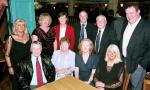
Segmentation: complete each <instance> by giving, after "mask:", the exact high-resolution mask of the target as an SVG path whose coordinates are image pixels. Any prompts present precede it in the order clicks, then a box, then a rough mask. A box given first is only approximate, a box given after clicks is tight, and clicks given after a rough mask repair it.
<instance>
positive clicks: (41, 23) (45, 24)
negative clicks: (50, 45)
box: [40, 18, 49, 27]
mask: <svg viewBox="0 0 150 90" xmlns="http://www.w3.org/2000/svg"><path fill="white" fill-rule="evenodd" d="M40 25H41V26H45V27H48V26H49V21H48V18H43V19H42V20H41V21H40Z"/></svg>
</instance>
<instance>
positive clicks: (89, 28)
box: [74, 22, 96, 53]
mask: <svg viewBox="0 0 150 90" xmlns="http://www.w3.org/2000/svg"><path fill="white" fill-rule="evenodd" d="M74 29H75V30H74V32H75V52H76V53H78V45H79V38H80V31H81V24H80V22H77V23H75V24H74ZM85 29H86V32H87V38H89V39H91V40H92V42H93V43H94V37H95V36H94V32H96V27H95V26H94V24H92V23H89V22H87V25H86V27H85Z"/></svg>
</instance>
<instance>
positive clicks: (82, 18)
mask: <svg viewBox="0 0 150 90" xmlns="http://www.w3.org/2000/svg"><path fill="white" fill-rule="evenodd" d="M79 19H80V22H81V23H86V22H87V19H88V15H87V13H86V12H84V11H82V12H80V13H79Z"/></svg>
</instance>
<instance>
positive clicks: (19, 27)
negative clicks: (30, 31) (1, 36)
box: [15, 22, 25, 32]
mask: <svg viewBox="0 0 150 90" xmlns="http://www.w3.org/2000/svg"><path fill="white" fill-rule="evenodd" d="M15 29H16V30H17V31H18V32H24V30H25V24H24V22H18V23H17V24H16V26H15Z"/></svg>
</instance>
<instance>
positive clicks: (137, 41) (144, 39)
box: [120, 19, 150, 73]
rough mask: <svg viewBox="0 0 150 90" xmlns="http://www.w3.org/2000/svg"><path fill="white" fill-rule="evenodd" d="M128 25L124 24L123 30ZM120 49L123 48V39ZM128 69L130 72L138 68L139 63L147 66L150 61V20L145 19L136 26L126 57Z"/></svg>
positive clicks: (144, 66)
mask: <svg viewBox="0 0 150 90" xmlns="http://www.w3.org/2000/svg"><path fill="white" fill-rule="evenodd" d="M126 26H127V23H126V24H125V25H124V28H123V31H122V38H123V32H124V30H125V28H126ZM121 40H122V39H121ZM120 48H121V49H120V50H122V41H121V43H120ZM124 59H126V63H127V69H128V70H129V72H130V73H132V72H134V71H135V69H137V66H138V64H140V65H141V66H142V67H143V68H146V67H147V66H148V64H149V63H150V22H149V21H145V20H143V19H141V20H140V22H139V23H138V24H137V26H136V27H135V30H134V31H133V34H132V36H131V38H130V41H129V44H128V46H127V57H125V58H124Z"/></svg>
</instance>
